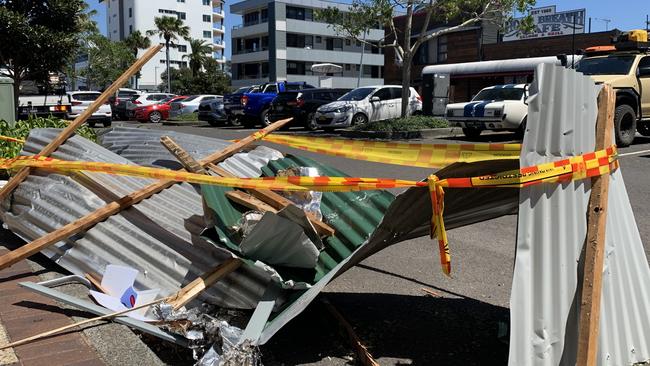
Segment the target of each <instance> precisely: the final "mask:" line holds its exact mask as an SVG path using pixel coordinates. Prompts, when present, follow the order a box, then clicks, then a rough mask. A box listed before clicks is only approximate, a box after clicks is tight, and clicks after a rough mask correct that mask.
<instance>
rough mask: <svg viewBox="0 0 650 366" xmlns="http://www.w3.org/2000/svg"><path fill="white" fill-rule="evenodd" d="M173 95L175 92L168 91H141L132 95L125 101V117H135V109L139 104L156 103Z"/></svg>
mask: <svg viewBox="0 0 650 366" xmlns="http://www.w3.org/2000/svg"><path fill="white" fill-rule="evenodd" d="M175 96H176V95H175V94H168V93H142V94H140V95H134V96H133V97H131V99H130V100H127V101H126V103H125V109H126V117H127V119H131V118H135V109H136V108H138V107H140V106H146V105H151V104H156V103H158V102H160V101H161V100H164V99H167V98H171V97H175Z"/></svg>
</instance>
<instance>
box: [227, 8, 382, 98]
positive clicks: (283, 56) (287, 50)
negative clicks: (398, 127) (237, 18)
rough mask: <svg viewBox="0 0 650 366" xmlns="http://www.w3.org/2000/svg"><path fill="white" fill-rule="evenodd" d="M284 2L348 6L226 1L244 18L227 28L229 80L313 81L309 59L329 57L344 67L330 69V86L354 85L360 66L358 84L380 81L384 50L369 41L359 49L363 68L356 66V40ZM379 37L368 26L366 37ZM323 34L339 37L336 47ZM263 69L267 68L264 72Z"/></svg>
mask: <svg viewBox="0 0 650 366" xmlns="http://www.w3.org/2000/svg"><path fill="white" fill-rule="evenodd" d="M288 6H293V7H299V8H305V9H312V10H313V9H318V8H325V7H327V6H336V7H339V8H340V9H347V5H345V4H340V3H334V2H329V1H319V0H309V1H307V0H283V1H272V2H268V3H267V2H263V1H258V0H246V1H242V2H238V3H235V4H233V5H231V8H230V10H231V12H232V13H234V14H240V15H242V16H243V17H244V18H243V22H244V24H243V25H242V26H236V27H235V28H233V31H232V33H231V36H232V39H233V42H232V43H233V56H232V75H233V86H243V85H250V84H255V83H259V82H266V81H280V80H293V81H300V80H304V81H308V82H310V83H312V84H314V85H318V84H319V78H318V76H317V75H313V73H312V72H311V71H310V67H311V65H313V64H316V63H334V64H337V65H340V66H341V67H343V71H342V72H341V73H336V74H334V75H331V78H332V79H331V83H332V84H331V85H332V86H336V87H345V88H348V87H350V88H351V87H356V83H357V77H358V75H359V72H360V71H363V76H362V78H361V85H371V84H372V85H377V84H382V83H383V70H382V68H383V64H384V56H383V55H382V54H381V52H380V51H379V50H378V49H377V48H376V47H374V49H373V48H371V47H370V46H368V47H367V48H366V51H364V56H363V64H364V66H365V67H364V68H363V70H362V68H360V67H359V65H360V63H361V51H362V49H363V48H362V46H361V44H360V43H359V44H357V43H356V42H355V41H353V40H347V41H346V40H345V39H344V38H343V37H342V36H340V35H338V34H337V33H336V32H335V31H334V30H333V29H332V28H331V27H330V26H329V25H328V24H326V23H321V22H318V21H314V20H308V19H306V20H300V19H294V18H291V17H288V16H287V7H288ZM265 9H267V10H265ZM264 11H266V12H267V14H268V19H266V20H263V18H262V15H261V14H262V12H264ZM254 14H257V15H254ZM248 15H250V16H251V17H252V18H251V19H255V17H256V16H257V18H258V21H254V20H250V21H248V20H247V16H248ZM306 18H307V17H306ZM287 37H292V39H293V38H294V37H296V38H299V39H300V42H299V43H298V44H300V46H297V44H295V43H288V39H287ZM305 37H307V39H308V42H306V40H305ZM382 37H383V30H381V29H373V30H372V31H371V32H370V34H369V35H368V36H367V40H368V41H377V40H379V39H381V38H382ZM328 38H337V39H340V42H341V45H342V46H341V48H340V49H338V48H337V49H335V50H328V49H327V42H328ZM266 39H268V41H266ZM319 41H320V42H319ZM337 42H338V41H337ZM303 44H304V46H303ZM267 65H268V66H267ZM267 69H268V72H264V71H266V70H267ZM255 70H256V71H255ZM296 70H298V71H296ZM251 71H255V72H251ZM328 82H329V81H328Z"/></svg>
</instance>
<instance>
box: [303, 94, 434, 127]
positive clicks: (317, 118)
mask: <svg viewBox="0 0 650 366" xmlns="http://www.w3.org/2000/svg"><path fill="white" fill-rule="evenodd" d="M409 89H410V91H411V95H410V96H409V105H408V110H407V112H408V114H409V115H412V114H416V113H418V112H421V111H422V98H421V97H420V95H419V94H418V92H416V91H415V89H413V88H409ZM401 114H402V87H401V86H400V85H380V86H364V87H361V88H356V89H354V90H352V91H350V92H349V93H347V94H345V95H344V96H342V97H340V98H339V99H338V100H337V101H335V102H332V103H329V104H325V105H322V106H320V107H318V109H317V110H316V113H315V114H314V122H315V124H316V126H318V128H323V129H329V128H337V127H348V126H353V125H357V124H363V123H367V122H373V121H381V120H385V119H390V118H398V117H400V115H401Z"/></svg>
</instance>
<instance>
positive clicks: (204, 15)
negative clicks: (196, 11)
mask: <svg viewBox="0 0 650 366" xmlns="http://www.w3.org/2000/svg"><path fill="white" fill-rule="evenodd" d="M203 21H204V22H208V23H210V22H211V21H212V17H211V16H209V15H207V14H203Z"/></svg>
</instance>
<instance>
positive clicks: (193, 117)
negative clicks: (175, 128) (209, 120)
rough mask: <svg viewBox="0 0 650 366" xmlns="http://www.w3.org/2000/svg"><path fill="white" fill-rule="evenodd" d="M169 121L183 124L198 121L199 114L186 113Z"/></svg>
mask: <svg viewBox="0 0 650 366" xmlns="http://www.w3.org/2000/svg"><path fill="white" fill-rule="evenodd" d="M169 120H170V121H183V122H192V121H198V120H199V113H198V112H195V113H186V114H181V115H180V116H176V117H174V118H170V119H169Z"/></svg>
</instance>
